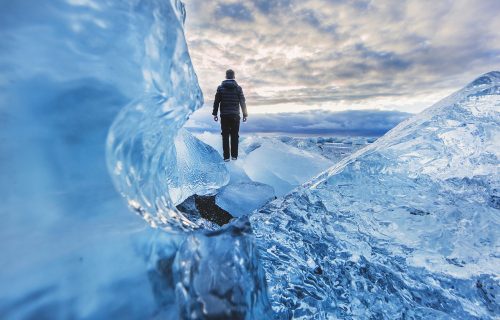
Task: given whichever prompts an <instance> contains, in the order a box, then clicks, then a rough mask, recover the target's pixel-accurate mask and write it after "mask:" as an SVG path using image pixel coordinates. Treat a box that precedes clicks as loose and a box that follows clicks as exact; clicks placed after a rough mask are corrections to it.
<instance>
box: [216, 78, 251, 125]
mask: <svg viewBox="0 0 500 320" xmlns="http://www.w3.org/2000/svg"><path fill="white" fill-rule="evenodd" d="M219 105H220V115H221V116H226V115H238V116H239V115H240V105H241V110H242V111H243V117H245V118H246V117H247V116H248V113H247V105H246V103H245V96H244V95H243V89H241V87H240V86H239V85H238V84H237V83H236V81H235V80H233V79H229V80H224V81H222V84H221V85H220V86H219V87H218V88H217V93H216V94H215V100H214V111H213V112H212V115H214V116H216V115H217V110H218V109H219Z"/></svg>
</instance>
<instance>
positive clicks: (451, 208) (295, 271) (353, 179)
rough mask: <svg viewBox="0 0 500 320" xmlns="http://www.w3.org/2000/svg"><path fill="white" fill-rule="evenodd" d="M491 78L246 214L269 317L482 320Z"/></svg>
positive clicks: (499, 142)
mask: <svg viewBox="0 0 500 320" xmlns="http://www.w3.org/2000/svg"><path fill="white" fill-rule="evenodd" d="M499 94H500V72H491V73H488V74H485V75H483V76H481V77H480V78H478V79H477V80H475V81H474V82H472V83H471V84H469V85H468V86H467V87H465V88H464V89H462V90H460V91H458V92H457V93H455V94H453V95H451V96H450V97H448V98H446V99H444V100H442V101H440V102H438V103H437V104H436V105H434V106H432V107H430V108H429V109H427V110H425V111H424V112H422V113H421V114H419V115H417V116H414V117H412V118H410V119H408V120H406V121H404V122H403V123H401V124H399V125H398V126H397V127H396V128H394V129H392V130H391V131H390V132H388V133H387V134H386V135H385V136H384V137H382V138H380V139H378V140H377V141H376V142H375V143H373V144H372V145H369V146H367V147H366V148H363V149H361V150H360V151H358V152H356V153H354V154H353V155H351V156H349V157H347V158H346V159H344V160H342V161H340V162H339V163H337V164H336V165H334V166H333V167H332V168H330V169H329V170H327V171H326V172H325V173H323V174H322V175H320V176H319V177H317V178H315V179H313V180H312V181H311V182H309V183H307V184H305V185H304V186H303V187H301V188H299V189H298V190H295V191H294V192H292V193H290V194H288V195H287V196H285V197H284V198H282V199H278V200H276V201H273V202H272V203H270V204H269V205H267V206H265V207H264V208H262V209H261V210H259V211H258V212H257V213H255V214H253V215H252V216H251V217H250V220H251V223H252V227H253V229H254V234H255V237H256V242H257V246H258V248H259V252H260V255H261V259H262V263H263V264H264V270H265V271H266V278H267V281H268V285H269V289H270V297H271V302H272V305H273V309H274V310H275V312H276V314H277V317H278V318H280V319H288V318H290V317H293V318H303V319H309V318H317V319H327V318H349V319H350V318H363V319H366V318H372V319H380V318H384V319H396V318H409V319H415V318H416V319H420V318H425V319H452V318H454V319H488V318H489V319H493V318H496V317H498V316H499V314H500V304H499V301H498V295H499V293H500V291H499V285H500V282H499V275H500V267H499V266H500V261H499V258H500V255H499V251H498V248H499V245H500V243H499V233H500V231H499V230H500V228H499V221H500V211H499V208H500V207H499V201H498V199H499V193H498V192H499V177H500V176H499V172H498V170H499V169H498V168H499V166H498V164H499V156H500V154H499V153H500V139H499V136H500V113H499V111H500V99H499Z"/></svg>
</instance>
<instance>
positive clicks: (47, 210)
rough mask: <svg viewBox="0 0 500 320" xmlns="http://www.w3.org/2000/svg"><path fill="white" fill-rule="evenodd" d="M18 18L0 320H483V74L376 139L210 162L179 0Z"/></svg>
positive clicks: (490, 99) (487, 222) (493, 102)
mask: <svg viewBox="0 0 500 320" xmlns="http://www.w3.org/2000/svg"><path fill="white" fill-rule="evenodd" d="M23 4H24V2H15V3H14V2H13V3H11V4H10V5H9V6H6V7H5V8H6V10H7V9H8V10H7V11H5V12H8V15H6V17H5V19H2V28H1V29H0V36H2V39H5V42H4V43H2V46H1V47H2V49H1V50H2V51H1V55H0V68H1V69H2V75H1V76H0V127H1V130H0V141H1V143H0V176H1V177H2V179H0V194H2V207H1V209H0V217H1V220H2V223H1V224H0V252H1V254H2V259H1V260H0V267H1V270H2V272H0V318H2V319H3V318H5V319H115V318H116V319H256V320H257V319H258V320H260V319H498V318H499V317H500V301H499V297H500V251H499V248H500V242H499V241H500V240H499V238H500V237H499V236H500V225H499V224H500V193H499V190H500V172H499V168H500V161H499V158H500V72H498V71H491V72H488V73H486V74H483V75H478V77H477V78H476V79H475V80H474V79H464V82H466V81H469V80H472V81H470V82H469V83H468V84H467V85H466V86H465V87H464V88H462V89H460V90H458V91H456V92H455V93H453V94H452V95H450V96H448V97H447V98H445V99H443V100H441V101H438V102H436V103H435V104H434V105H432V106H429V108H427V109H426V110H424V111H423V112H421V113H419V114H416V115H413V116H411V117H408V114H405V115H401V114H397V115H396V116H395V119H396V120H398V121H399V120H403V118H404V119H406V120H404V121H402V122H401V123H399V124H398V125H397V126H396V127H394V128H393V129H391V130H390V131H389V132H387V133H386V134H384V135H383V136H381V137H378V136H372V135H369V136H366V137H365V136H354V135H353V136H350V137H349V136H342V135H320V134H318V135H315V136H311V135H308V136H300V135H299V134H288V135H287V134H283V133H282V132H277V133H274V134H270V133H262V132H260V133H244V134H243V133H242V134H241V142H240V156H239V158H238V160H236V161H231V162H228V163H225V162H224V161H223V159H222V157H221V137H220V134H218V133H214V132H209V131H204V130H195V129H193V127H189V126H186V122H187V121H188V119H189V117H190V116H191V115H193V112H195V110H197V109H200V108H201V107H202V105H203V104H204V98H203V94H202V92H201V90H200V87H199V84H198V78H197V75H196V73H195V71H194V68H193V66H192V64H191V59H190V56H189V53H188V48H187V45H186V42H185V38H184V29H183V28H184V20H185V18H186V12H185V8H184V5H183V4H182V3H181V2H180V1H156V0H145V1H139V2H137V1H112V2H99V3H97V2H93V1H63V0H53V1H40V2H38V1H35V2H32V3H31V4H30V6H32V10H31V11H30V14H29V15H28V16H24V13H25V11H24V7H23ZM0 15H1V13H0ZM13 17H14V18H15V17H17V18H18V19H14V18H13ZM34 30H42V31H43V32H36V33H34ZM110 43H112V44H113V45H109V44H110ZM7 53H8V54H7ZM34 53H35V54H34ZM75 61H77V62H78V63H75ZM207 117H209V115H207ZM396 120H391V121H396ZM210 121H212V119H210ZM249 121H251V118H249ZM326 122H328V121H326ZM391 123H392V122H391ZM384 128H385V126H384V127H381V128H377V130H376V131H377V132H379V131H378V130H383V129H384ZM198 129H199V128H198ZM372 133H373V132H372Z"/></svg>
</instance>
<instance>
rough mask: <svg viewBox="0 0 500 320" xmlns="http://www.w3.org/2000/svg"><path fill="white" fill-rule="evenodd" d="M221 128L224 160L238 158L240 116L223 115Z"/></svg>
mask: <svg viewBox="0 0 500 320" xmlns="http://www.w3.org/2000/svg"><path fill="white" fill-rule="evenodd" d="M220 118H221V119H220V126H221V129H222V133H221V134H222V150H223V152H224V159H229V153H231V157H233V158H238V138H239V137H240V136H239V135H238V133H239V131H240V116H239V115H221V117H220ZM229 136H231V151H230V150H229Z"/></svg>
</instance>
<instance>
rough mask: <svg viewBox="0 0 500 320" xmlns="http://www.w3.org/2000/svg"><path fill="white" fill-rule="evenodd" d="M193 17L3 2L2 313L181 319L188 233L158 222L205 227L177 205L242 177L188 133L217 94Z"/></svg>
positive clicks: (83, 4)
mask: <svg viewBox="0 0 500 320" xmlns="http://www.w3.org/2000/svg"><path fill="white" fill-rule="evenodd" d="M183 20H184V7H183V5H182V3H181V2H179V1H157V0H144V1H135V0H134V1H93V0H83V1H82V0H79V1H76V0H67V1H63V0H50V1H45V0H43V1H23V0H21V1H15V2H5V1H3V2H2V3H1V4H0V36H1V37H2V43H1V45H0V69H1V70H2V71H1V72H0V128H1V129H0V141H1V143H0V176H1V177H2V178H1V179H0V194H1V195H2V197H1V199H2V208H1V209H0V216H1V219H2V223H1V224H0V240H1V242H0V251H1V252H2V258H1V260H0V266H1V270H2V272H0V284H1V285H0V315H1V316H0V317H1V318H7V319H31V318H38V319H39V318H51V319H58V318H60V319H68V318H89V319H105V318H108V319H109V318H123V317H125V316H126V317H128V318H137V319H146V318H152V317H160V318H161V317H175V316H172V315H175V314H177V305H176V302H175V299H174V298H172V297H175V292H174V289H173V285H172V284H171V283H170V282H169V281H168V279H170V278H169V275H171V272H169V271H167V270H169V268H170V267H171V266H172V263H173V262H172V261H173V257H175V253H176V250H177V248H178V246H179V245H180V244H181V243H182V241H183V239H184V238H185V234H183V233H176V234H174V233H166V232H164V231H163V230H161V229H158V228H157V229H153V228H151V226H150V225H157V226H159V225H161V226H163V227H164V229H169V228H170V229H172V230H173V229H175V230H177V231H181V230H182V229H185V228H192V227H196V225H197V222H196V221H187V222H186V219H183V216H182V214H181V213H179V212H177V211H176V210H175V207H174V206H173V205H172V204H174V203H175V202H177V201H181V200H182V198H183V197H185V196H186V194H187V193H189V192H192V191H191V190H196V191H197V192H203V191H207V190H209V189H211V188H214V187H220V186H221V185H223V184H225V183H226V182H227V179H228V175H227V170H226V169H225V168H224V167H223V166H221V165H220V158H219V157H218V155H217V154H216V153H215V151H214V150H213V149H211V148H210V147H208V146H206V145H205V144H202V143H201V142H199V141H198V140H196V139H194V138H193V137H192V136H191V135H190V134H189V133H186V132H180V133H178V129H179V128H180V127H181V126H182V123H183V122H184V121H185V120H186V118H187V116H188V114H189V113H190V112H191V111H192V110H194V109H195V108H197V107H198V106H199V105H201V103H202V100H203V99H202V94H201V91H200V89H199V87H198V84H197V80H196V75H195V73H194V71H193V69H192V66H191V62H190V59H189V54H188V52H187V48H186V43H185V40H184V34H183ZM124 123H127V124H128V125H129V126H130V127H124V126H120V125H121V124H124ZM110 128H111V129H112V130H111V131H110ZM108 134H109V135H108ZM107 137H108V138H109V139H108V141H110V142H111V144H110V146H111V148H109V151H110V152H109V157H108V158H107V159H106V157H105V149H106V141H107ZM174 145H175V146H179V147H177V148H174ZM189 148H192V149H194V150H190V151H191V152H189V150H187V149H189ZM186 155H189V157H186ZM205 157H206V158H207V159H209V161H211V162H210V163H209V165H210V169H211V172H210V173H208V174H206V172H207V171H206V167H198V165H199V164H200V163H202V162H200V160H201V159H205ZM119 161H121V163H119ZM107 163H108V164H110V167H111V170H110V171H108V165H107ZM203 163H204V162H203ZM193 168H194V169H195V170H192V169H193ZM180 171H183V172H182V174H183V175H182V176H180V174H179V172H180ZM188 171H189V172H188ZM116 172H122V173H123V176H121V177H120V178H123V180H120V179H115V181H114V182H115V185H116V187H117V189H118V190H119V192H120V193H122V195H123V196H124V197H125V198H126V199H127V201H126V202H125V201H123V199H122V198H121V196H120V193H119V192H117V190H116V189H115V187H114V186H113V181H112V179H110V174H111V176H113V177H116ZM187 173H189V175H187ZM164 179H167V181H164ZM183 179H191V180H190V181H191V182H192V183H191V184H185V180H183ZM122 181H123V182H124V184H123V185H122V184H121V182H122ZM194 181H196V182H194ZM200 186H203V187H200ZM184 187H186V188H184ZM134 192H136V193H134ZM127 204H128V205H129V206H131V207H133V208H134V209H135V210H136V211H137V212H139V213H140V214H142V215H143V216H144V217H147V218H148V221H149V222H150V224H147V223H145V222H144V221H143V220H142V219H140V218H138V217H137V216H134V215H131V214H130V212H129V211H128V210H127V207H126V205H127Z"/></svg>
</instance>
